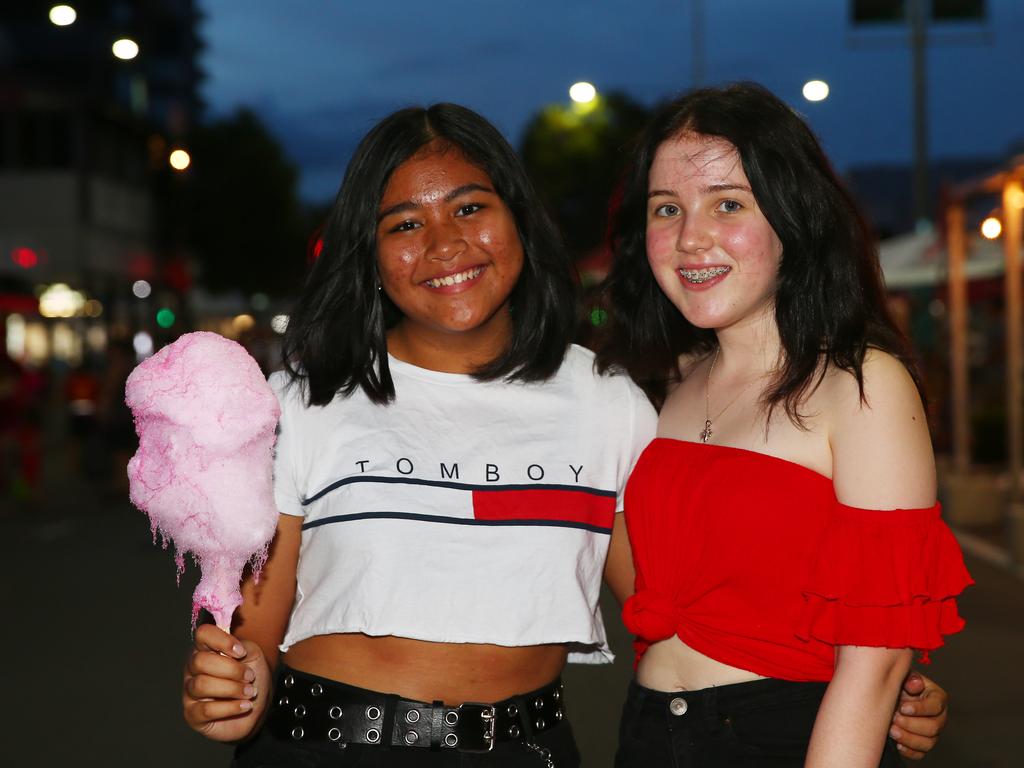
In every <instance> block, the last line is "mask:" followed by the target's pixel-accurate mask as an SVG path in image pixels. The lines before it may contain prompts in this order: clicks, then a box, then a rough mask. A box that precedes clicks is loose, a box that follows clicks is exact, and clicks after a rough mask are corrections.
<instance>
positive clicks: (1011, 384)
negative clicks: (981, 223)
mask: <svg viewBox="0 0 1024 768" xmlns="http://www.w3.org/2000/svg"><path fill="white" fill-rule="evenodd" d="M1022 213H1024V188H1022V185H1021V182H1020V179H1016V178H1010V179H1009V180H1008V181H1007V182H1006V185H1005V186H1004V187H1003V252H1004V255H1005V257H1006V426H1007V434H1006V438H1007V448H1008V453H1009V460H1010V483H1011V486H1010V487H1011V492H1012V493H1013V495H1014V496H1015V497H1017V498H1020V497H1021V496H1024V486H1022V480H1021V469H1022V468H1024V412H1022V401H1021V397H1022V394H1024V386H1022V378H1021V377H1022V372H1024V345H1022V341H1024V312H1022V310H1021V218H1022Z"/></svg>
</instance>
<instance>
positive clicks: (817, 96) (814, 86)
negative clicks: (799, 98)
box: [803, 80, 828, 101]
mask: <svg viewBox="0 0 1024 768" xmlns="http://www.w3.org/2000/svg"><path fill="white" fill-rule="evenodd" d="M803 94H804V98H805V99H807V100H808V101H824V100H825V99H827V98H828V83H826V82H825V81H824V80H808V81H807V82H806V83H804V90H803Z"/></svg>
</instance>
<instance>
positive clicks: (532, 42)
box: [200, 0, 1024, 202]
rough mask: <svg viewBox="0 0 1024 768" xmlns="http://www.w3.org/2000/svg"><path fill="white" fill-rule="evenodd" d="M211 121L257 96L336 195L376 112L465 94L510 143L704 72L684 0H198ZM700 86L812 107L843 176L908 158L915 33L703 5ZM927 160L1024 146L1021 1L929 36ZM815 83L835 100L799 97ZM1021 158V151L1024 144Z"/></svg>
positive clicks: (778, 9)
mask: <svg viewBox="0 0 1024 768" xmlns="http://www.w3.org/2000/svg"><path fill="white" fill-rule="evenodd" d="M200 7H201V8H202V10H203V12H204V13H205V15H206V18H205V21H204V22H203V25H202V27H201V33H202V35H203V37H204V39H205V41H206V45H207V50H206V52H205V54H204V56H203V59H202V65H203V68H204V69H205V71H206V73H207V80H206V83H205V85H204V88H203V95H204V98H205V99H206V102H207V105H208V109H209V114H210V115H211V116H212V117H216V116H217V115H221V114H225V113H227V112H230V111H232V110H233V109H235V108H236V107H237V106H239V105H248V106H251V107H253V108H255V110H256V111H257V112H258V113H259V114H260V115H261V116H262V117H263V119H264V120H265V121H266V122H267V124H268V125H269V126H270V128H271V129H272V130H273V131H274V133H275V134H276V135H277V136H278V137H279V138H280V139H281V140H282V141H283V143H284V145H285V147H286V150H287V152H288V154H289V155H290V156H291V158H292V159H293V160H294V161H295V163H296V164H297V165H298V166H299V167H300V169H301V171H302V179H301V193H302V195H303V197H304V198H305V199H306V200H308V201H314V202H319V201H322V200H326V199H328V198H330V197H332V196H333V194H334V192H335V191H336V189H337V186H338V184H339V182H340V179H341V175H342V173H343V171H344V166H345V163H346V162H347V160H348V158H349V156H350V154H351V152H352V149H353V147H354V145H355V144H356V142H358V140H359V139H360V137H361V136H362V135H363V134H364V133H365V132H366V131H367V130H368V129H369V128H370V127H371V126H372V125H373V123H374V122H375V121H376V120H378V119H379V118H381V117H383V116H385V115H387V114H388V113H389V112H391V111H393V110H395V109H398V108H400V107H403V106H408V105H410V104H429V103H433V102H436V101H455V102H459V103H462V104H465V105H467V106H469V107H472V108H473V109H476V110H477V111H479V112H481V113H482V114H483V115H485V116H486V117H488V118H489V119H491V120H492V121H493V122H494V123H495V124H496V125H497V126H498V127H499V128H500V129H501V130H502V131H503V132H504V133H505V135H506V136H508V137H509V138H510V140H511V141H512V142H513V143H518V140H519V138H520V134H521V131H522V128H523V126H524V125H525V124H526V123H527V121H528V120H529V119H530V117H531V116H532V115H533V114H534V113H535V112H536V111H537V110H538V109H539V108H541V107H542V106H544V105H545V104H549V103H551V102H567V100H568V96H567V88H568V86H569V85H570V84H572V83H573V82H574V81H576V80H589V81H590V82H592V83H594V84H595V85H596V86H597V88H598V89H599V90H602V89H603V90H620V91H624V92H625V93H627V94H629V95H630V96H632V97H633V98H635V99H637V100H638V101H640V102H642V103H644V104H648V105H650V104H653V103H655V102H656V101H658V100H660V99H663V98H665V97H668V96H671V95H672V94H674V93H676V92H678V91H680V90H684V89H686V88H689V87H691V86H692V85H693V81H694V72H695V67H694V55H693V46H692V41H693V39H694V37H693V23H692V21H693V17H692V13H691V3H690V2H689V1H687V0H671V1H670V0H636V1H635V2H627V0H513V1H512V2H504V3H498V2H493V1H492V0H478V2H475V3H474V2H466V1H465V0H459V1H458V2H455V1H454V0H432V2H412V1H411V0H389V1H388V2H370V1H368V0H289V2H281V1H280V0H247V1H246V2H244V3H242V2H237V1H236V0H200ZM702 7H703V24H702V26H703V33H702V35H701V40H702V50H703V57H702V66H701V67H700V71H702V72H703V78H702V79H703V83H704V84H721V83H725V82H728V81H732V80H740V79H750V80H756V81H759V82H761V83H763V84H764V85H766V86H768V87H769V88H771V89H772V90H773V91H775V92H776V93H777V94H778V95H779V96H781V97H782V98H784V99H785V100H786V101H788V102H789V103H790V104H792V105H794V106H795V107H796V108H797V109H799V110H800V111H801V112H802V113H803V114H805V115H806V116H807V118H808V119H809V121H810V123H811V125H812V127H813V128H814V129H815V131H816V132H817V133H818V135H819V136H820V137H821V139H822V140H823V142H824V144H825V147H826V149H827V151H828V152H829V154H830V156H831V157H832V159H833V161H834V162H835V164H836V165H837V166H838V167H839V169H840V170H846V169H848V168H849V167H850V166H853V165H864V164H876V163H903V164H909V163H910V161H911V157H912V145H911V125H912V124H911V107H910V105H911V71H910V65H911V56H910V49H909V45H908V43H907V32H906V29H905V28H901V27H891V26H887V27H881V28H878V27H875V28H871V29H863V28H859V29H853V28H851V26H850V23H849V21H848V3H847V0H702ZM929 35H930V44H929V52H928V78H929V87H928V98H929V121H930V125H929V130H930V144H931V147H930V150H931V152H930V154H931V157H932V158H933V159H944V158H952V157H969V158H977V157H992V158H994V159H996V160H998V159H1001V158H1003V157H1005V155H1006V153H1007V151H1008V149H1009V148H1010V145H1011V144H1014V143H1017V144H1020V143H1021V142H1022V141H1024V2H1020V0H988V20H987V21H986V22H985V23H984V24H948V23H947V24H942V25H933V26H931V28H930V31H929ZM811 78H819V79H823V80H826V81H828V82H829V84H830V86H831V89H832V93H831V96H830V97H829V99H828V100H826V101H824V102H819V103H810V102H807V101H805V100H804V99H803V97H802V96H801V95H800V89H801V87H802V85H803V83H804V82H805V81H806V80H808V79H811ZM1018 149H1020V150H1024V147H1018Z"/></svg>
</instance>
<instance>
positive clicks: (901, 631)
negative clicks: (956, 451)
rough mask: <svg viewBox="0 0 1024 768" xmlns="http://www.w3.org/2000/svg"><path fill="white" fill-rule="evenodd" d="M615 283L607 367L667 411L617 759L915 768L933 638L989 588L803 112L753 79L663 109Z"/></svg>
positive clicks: (861, 234)
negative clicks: (961, 539)
mask: <svg viewBox="0 0 1024 768" xmlns="http://www.w3.org/2000/svg"><path fill="white" fill-rule="evenodd" d="M607 289H608V296H609V299H610V302H611V305H612V307H611V316H612V318H613V319H614V326H613V328H612V338H611V341H610V343H609V346H608V347H607V348H606V350H605V353H604V356H603V357H602V363H603V365H604V366H605V367H616V366H617V367H621V368H624V369H626V370H628V371H629V372H630V373H632V374H633V375H634V377H635V378H636V379H637V380H638V381H644V382H645V383H646V384H647V388H648V391H649V392H650V394H651V395H652V397H653V398H654V399H655V401H656V402H659V403H663V405H662V408H661V413H660V415H659V420H658V436H657V438H656V439H655V440H653V441H652V443H651V445H650V446H648V448H647V449H646V450H645V451H644V454H643V455H642V456H641V458H640V460H639V461H638V463H637V466H636V468H635V470H634V471H633V475H632V477H631V479H630V481H629V487H628V489H627V492H626V523H627V527H628V531H629V538H630V541H631V544H632V551H633V558H634V562H635V564H636V572H637V578H636V591H635V594H633V595H632V596H631V597H630V598H629V599H628V600H627V601H626V604H625V606H624V611H623V614H624V617H625V620H626V625H627V626H628V627H629V628H630V629H631V630H633V631H634V632H635V633H636V635H637V636H638V642H637V659H638V666H637V671H636V680H635V682H634V683H633V684H632V686H631V688H630V691H629V697H628V700H627V702H626V705H625V708H624V711H623V716H622V725H621V731H620V739H621V741H620V749H619V754H618V757H617V760H616V764H617V765H618V766H623V767H625V766H653V765H675V766H715V767H716V768H727V767H728V766H760V765H773V766H802V765H807V766H844V767H847V768H853V767H854V766H864V767H868V766H878V765H884V766H890V765H899V764H900V760H899V756H898V754H897V748H896V745H895V743H894V742H893V741H892V740H888V741H887V739H886V736H887V733H889V731H890V729H893V730H894V731H895V732H896V733H898V734H899V733H901V732H902V731H904V730H905V729H906V726H907V725H908V723H907V720H906V719H905V718H904V716H903V715H898V716H897V718H898V719H897V722H896V724H895V726H894V725H892V724H891V722H890V720H891V718H892V717H893V710H894V708H895V707H896V706H897V696H898V694H899V690H900V683H901V681H902V680H903V679H904V677H905V675H906V674H907V670H908V668H909V666H910V661H911V655H912V652H911V649H921V650H925V651H927V650H929V649H934V648H937V647H938V646H940V645H942V643H943V639H942V637H943V635H946V634H950V633H953V632H956V631H958V630H959V629H960V628H961V627H962V626H963V621H962V619H961V618H960V617H959V615H958V613H957V609H956V603H955V599H954V598H955V596H956V595H958V594H959V593H960V592H961V590H963V589H964V588H965V587H966V586H967V585H968V584H970V583H971V581H970V577H969V576H968V574H967V572H966V570H965V569H964V565H963V561H962V558H961V555H960V552H959V549H958V547H957V545H956V542H955V540H954V539H953V537H952V534H951V533H950V531H949V530H948V529H947V528H946V526H945V525H944V524H943V523H942V521H941V519H940V517H939V507H938V505H937V504H936V498H935V464H934V459H933V456H932V447H931V441H930V439H929V435H928V427H927V418H926V416H925V410H924V407H923V405H922V397H921V394H920V391H921V382H920V379H919V378H918V376H917V372H916V369H915V368H914V365H913V363H912V362H911V359H910V355H909V353H908V350H907V345H906V343H905V341H904V339H903V338H902V336H901V335H900V333H899V332H898V330H897V329H896V327H895V325H894V324H893V322H892V321H891V319H890V317H889V315H888V312H887V310H886V306H885V293H884V288H883V285H882V282H881V275H880V269H879V265H878V258H877V254H876V252H875V249H874V247H873V244H872V240H871V238H870V236H869V233H868V232H867V229H866V227H865V225H864V224H863V222H862V220H861V218H860V216H859V215H858V213H857V211H856V208H855V207H854V205H853V202H852V200H851V198H850V197H849V195H848V194H847V193H846V192H845V191H844V190H843V188H842V186H841V185H840V184H839V182H838V181H837V179H836V177H835V175H834V173H833V172H832V170H831V168H830V167H829V164H828V161H827V160H826V159H825V156H824V154H823V152H822V150H821V148H820V147H819V145H818V143H817V141H816V140H815V139H814V137H813V135H812V134H811V132H810V130H809V129H808V128H807V126H806V125H805V124H804V123H803V122H802V121H801V119H800V118H799V117H798V116H797V115H796V114H795V113H794V112H793V110H791V109H790V108H789V107H788V106H786V105H785V104H784V103H783V102H781V101H780V100H779V99H777V98H775V97H774V96H773V95H772V94H770V93H769V92H767V91H766V90H764V89H763V88H760V87H758V86H754V85H735V86H731V87H728V88H724V89H708V90H702V91H696V92H694V93H692V94H689V95H686V96H683V97H681V98H679V99H677V100H676V101H673V102H672V103H670V104H668V105H666V106H665V107H663V108H662V109H661V110H660V111H659V112H658V113H657V115H656V116H655V117H654V119H653V121H652V122H651V124H650V125H649V127H648V128H647V130H646V132H645V133H644V134H643V136H642V137H641V138H640V141H639V143H638V149H637V152H636V155H635V158H634V165H633V167H632V169H631V171H630V173H629V176H628V178H627V181H626V186H625V191H624V196H623V202H622V207H621V210H620V211H619V214H618V221H617V225H616V228H615V261H614V266H613V269H612V273H611V276H610V279H609V282H608V286H607ZM904 706H907V705H906V704H904ZM910 706H911V707H913V705H910ZM902 735H903V736H905V735H906V734H905V733H903V734H902ZM903 749H904V751H908V750H909V749H910V747H903Z"/></svg>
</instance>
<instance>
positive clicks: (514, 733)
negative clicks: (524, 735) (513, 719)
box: [508, 725, 519, 739]
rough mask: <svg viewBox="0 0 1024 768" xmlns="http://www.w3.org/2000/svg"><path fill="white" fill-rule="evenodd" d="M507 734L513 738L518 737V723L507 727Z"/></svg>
mask: <svg viewBox="0 0 1024 768" xmlns="http://www.w3.org/2000/svg"><path fill="white" fill-rule="evenodd" d="M508 735H509V736H511V737H512V738H513V739H515V738H518V737H519V726H518V725H510V726H509V727H508Z"/></svg>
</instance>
